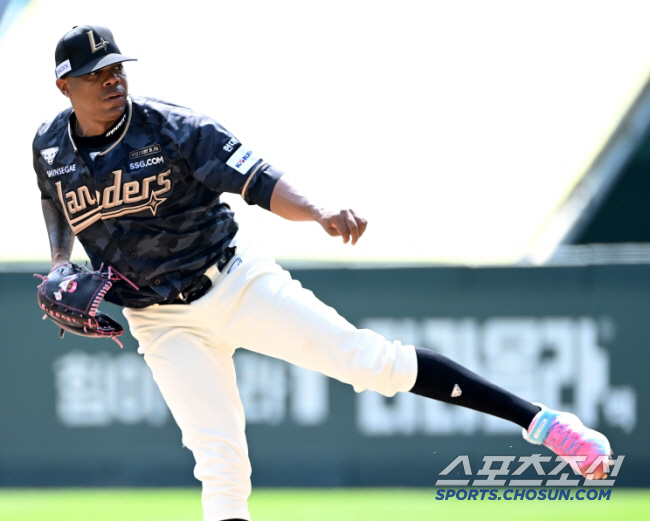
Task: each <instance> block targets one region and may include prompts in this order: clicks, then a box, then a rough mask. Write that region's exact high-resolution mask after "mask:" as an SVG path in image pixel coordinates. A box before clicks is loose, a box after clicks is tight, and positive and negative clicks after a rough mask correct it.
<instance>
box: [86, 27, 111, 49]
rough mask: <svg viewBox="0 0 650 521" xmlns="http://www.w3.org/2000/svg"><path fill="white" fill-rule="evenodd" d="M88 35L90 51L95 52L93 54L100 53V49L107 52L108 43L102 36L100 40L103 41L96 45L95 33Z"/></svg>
mask: <svg viewBox="0 0 650 521" xmlns="http://www.w3.org/2000/svg"><path fill="white" fill-rule="evenodd" d="M86 34H87V35H88V39H89V40H90V50H91V51H92V52H93V54H94V53H96V52H97V51H99V50H100V49H104V50H106V46H107V45H108V42H107V41H106V40H104V38H102V37H101V36H100V37H99V39H100V40H101V42H99V43H95V35H94V34H93V32H92V31H88V32H87V33H86Z"/></svg>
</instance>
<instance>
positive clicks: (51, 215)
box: [41, 199, 74, 268]
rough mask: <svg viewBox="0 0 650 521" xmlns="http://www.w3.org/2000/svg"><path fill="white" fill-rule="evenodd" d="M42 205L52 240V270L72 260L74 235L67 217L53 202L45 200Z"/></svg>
mask: <svg viewBox="0 0 650 521" xmlns="http://www.w3.org/2000/svg"><path fill="white" fill-rule="evenodd" d="M41 205H42V207H43V217H44V218H45V226H46V228H47V235H48V237H49V239H50V253H51V255H52V268H54V267H56V266H58V265H59V264H64V263H66V262H68V261H69V260H70V255H71V254H72V246H73V245H74V233H72V230H71V229H70V226H69V225H68V223H67V221H66V220H65V217H64V216H63V214H62V213H61V212H60V211H59V209H58V208H57V206H56V203H55V202H54V201H53V200H51V199H43V200H41Z"/></svg>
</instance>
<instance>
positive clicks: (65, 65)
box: [56, 60, 72, 78]
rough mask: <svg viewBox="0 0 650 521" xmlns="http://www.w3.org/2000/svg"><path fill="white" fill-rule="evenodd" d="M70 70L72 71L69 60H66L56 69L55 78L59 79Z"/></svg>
mask: <svg viewBox="0 0 650 521" xmlns="http://www.w3.org/2000/svg"><path fill="white" fill-rule="evenodd" d="M71 70H72V65H70V60H66V61H64V62H63V63H62V64H61V65H59V66H58V67H57V68H56V77H57V78H60V77H61V76H63V75H64V74H67V73H68V72H70V71H71Z"/></svg>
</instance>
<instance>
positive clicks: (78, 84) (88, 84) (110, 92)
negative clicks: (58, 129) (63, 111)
mask: <svg viewBox="0 0 650 521" xmlns="http://www.w3.org/2000/svg"><path fill="white" fill-rule="evenodd" d="M59 88H61V86H60V87H59ZM65 89H67V92H66V90H64V89H63V88H61V90H62V92H63V93H64V94H66V95H67V96H68V97H69V98H70V101H71V102H72V107H73V108H74V111H75V113H76V114H77V115H78V116H81V117H82V118H83V117H85V118H89V119H92V120H94V121H97V122H98V123H99V122H102V123H107V124H110V123H113V122H114V121H115V120H116V119H117V118H119V117H120V116H121V115H122V113H123V112H124V109H125V107H126V97H127V94H128V83H127V80H126V72H124V67H123V66H122V64H121V63H116V64H114V65H109V66H108V67H104V68H103V69H99V70H97V71H95V72H91V73H89V74H85V75H84V76H79V77H76V78H73V77H69V78H66V79H65Z"/></svg>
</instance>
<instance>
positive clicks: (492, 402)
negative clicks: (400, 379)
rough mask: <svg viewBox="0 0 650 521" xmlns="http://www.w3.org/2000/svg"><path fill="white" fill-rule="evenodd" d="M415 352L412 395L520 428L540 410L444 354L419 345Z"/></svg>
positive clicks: (527, 423) (527, 424) (526, 426)
mask: <svg viewBox="0 0 650 521" xmlns="http://www.w3.org/2000/svg"><path fill="white" fill-rule="evenodd" d="M415 352H416V354H417V358H418V376H417V378H416V380H415V385H414V386H413V389H411V392H412V393H414V394H418V395H420V396H426V397H427V398H433V399H434V400H440V401H441V402H446V403H451V404H453V405H460V406H461V407H468V408H469V409H474V410H475V411H479V412H483V413H486V414H491V415H492V416H498V417H499V418H503V419H504V420H508V421H511V422H513V423H516V424H517V425H520V426H521V427H523V428H524V429H527V428H528V426H529V425H530V422H531V421H532V420H533V418H534V417H535V415H536V414H537V413H538V412H539V410H540V408H539V407H538V406H537V405H533V404H532V403H530V402H527V401H526V400H522V399H521V398H519V397H517V396H515V395H514V394H512V393H510V392H508V391H506V390H505V389H501V387H498V386H496V385H494V384H492V383H490V382H488V381H487V380H485V379H484V378H481V377H480V376H479V375H477V374H475V373H473V372H472V371H470V370H469V369H466V368H464V367H463V366H461V365H460V364H457V363H456V362H454V361H453V360H450V359H449V358H447V357H446V356H443V355H441V354H439V353H436V352H434V351H431V350H429V349H423V348H420V347H416V348H415ZM452 395H454V396H455V397H453V396H452Z"/></svg>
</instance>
